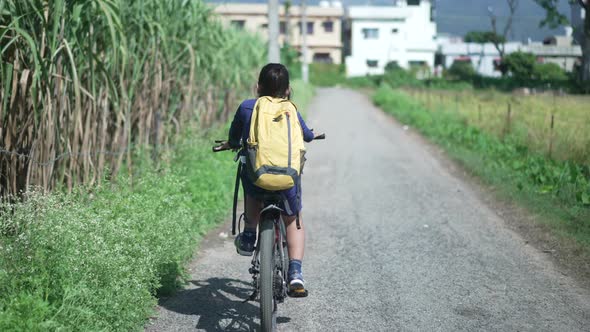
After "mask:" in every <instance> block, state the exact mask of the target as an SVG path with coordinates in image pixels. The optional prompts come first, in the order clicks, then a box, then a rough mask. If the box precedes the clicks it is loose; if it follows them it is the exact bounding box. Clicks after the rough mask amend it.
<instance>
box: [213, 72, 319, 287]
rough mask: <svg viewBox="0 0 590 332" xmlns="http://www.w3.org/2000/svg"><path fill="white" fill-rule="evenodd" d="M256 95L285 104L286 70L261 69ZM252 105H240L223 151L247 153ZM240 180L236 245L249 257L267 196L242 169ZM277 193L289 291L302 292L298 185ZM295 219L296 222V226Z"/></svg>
mask: <svg viewBox="0 0 590 332" xmlns="http://www.w3.org/2000/svg"><path fill="white" fill-rule="evenodd" d="M257 92H258V97H259V98H260V97H271V98H278V99H276V100H278V101H279V102H282V101H285V100H288V99H289V98H290V95H291V89H290V86H289V72H288V71H287V68H285V66H283V65H282V64H278V63H269V64H267V65H266V66H264V67H263V68H262V70H261V71H260V75H259V77H258V84H257ZM255 105H257V99H247V100H244V101H243V102H242V103H241V104H240V106H239V107H238V110H237V111H236V114H235V116H234V119H233V121H232V124H231V127H230V130H229V140H228V142H227V143H225V146H223V147H222V148H233V149H238V148H242V150H241V152H240V154H241V155H244V156H245V154H246V149H244V146H245V144H246V142H248V139H249V138H250V127H251V119H252V114H253V110H254V107H255ZM287 115H288V114H287ZM297 118H298V121H299V124H300V126H301V130H302V134H303V140H304V141H305V142H311V141H312V140H313V139H314V133H313V131H312V130H310V129H309V128H308V127H307V125H306V124H305V122H304V121H303V119H302V118H301V115H300V114H299V113H298V112H297ZM240 178H241V181H242V185H243V187H244V191H245V209H246V211H245V227H244V230H243V232H242V233H240V234H238V236H237V237H236V239H235V245H236V250H237V252H238V253H239V254H240V255H242V256H252V254H253V252H254V247H255V243H256V234H257V233H256V228H257V225H258V222H259V218H260V213H261V209H262V207H263V198H262V197H263V196H264V195H265V194H268V193H269V192H268V191H267V190H265V189H262V188H260V187H258V186H257V185H255V184H254V183H253V181H252V179H251V177H250V176H248V174H247V172H246V171H245V170H244V169H243V171H242V172H241V175H240ZM278 193H280V195H281V197H282V202H281V204H280V208H281V209H282V210H283V213H282V219H283V221H284V223H285V226H286V229H287V245H288V250H289V271H288V283H289V290H290V291H296V290H303V289H304V288H305V286H304V280H303V275H302V271H301V264H302V260H303V253H304V245H305V233H304V228H303V223H302V219H301V215H300V211H301V208H302V205H301V184H300V182H299V181H297V182H295V185H294V186H293V187H291V188H289V189H286V190H281V191H279V192H278ZM297 219H298V221H297V222H296V220H297ZM298 226H300V227H298Z"/></svg>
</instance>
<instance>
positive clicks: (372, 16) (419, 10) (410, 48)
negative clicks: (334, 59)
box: [345, 0, 436, 77]
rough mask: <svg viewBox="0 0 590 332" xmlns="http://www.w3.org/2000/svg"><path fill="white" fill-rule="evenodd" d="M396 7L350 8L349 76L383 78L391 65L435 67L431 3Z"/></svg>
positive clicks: (412, 0)
mask: <svg viewBox="0 0 590 332" xmlns="http://www.w3.org/2000/svg"><path fill="white" fill-rule="evenodd" d="M393 3H394V4H393V6H350V7H348V10H347V14H346V23H347V29H348V30H347V35H346V36H345V38H346V39H347V40H346V41H345V43H347V44H348V45H347V47H348V52H349V56H347V57H346V60H345V61H346V71H347V76H349V77H350V76H363V75H366V74H382V73H383V72H384V69H385V66H386V65H387V64H389V63H397V64H398V65H399V66H400V67H402V68H410V67H411V66H428V67H429V68H433V66H434V54H435V52H436V41H435V36H436V23H435V22H434V17H433V13H434V10H433V7H432V4H431V2H430V1H428V0H398V1H394V2H393Z"/></svg>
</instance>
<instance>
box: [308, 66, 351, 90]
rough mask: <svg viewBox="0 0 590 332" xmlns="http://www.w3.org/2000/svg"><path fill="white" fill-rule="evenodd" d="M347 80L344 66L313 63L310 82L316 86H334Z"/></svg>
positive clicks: (310, 70) (310, 67) (310, 68)
mask: <svg viewBox="0 0 590 332" xmlns="http://www.w3.org/2000/svg"><path fill="white" fill-rule="evenodd" d="M345 80H346V73H345V68H344V65H336V64H331V63H311V64H310V65H309V81H310V83H311V84H313V85H315V86H334V85H338V84H342V83H343V82H344V81H345Z"/></svg>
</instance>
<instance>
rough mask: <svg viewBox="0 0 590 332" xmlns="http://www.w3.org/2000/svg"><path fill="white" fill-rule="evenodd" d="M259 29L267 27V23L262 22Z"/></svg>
mask: <svg viewBox="0 0 590 332" xmlns="http://www.w3.org/2000/svg"><path fill="white" fill-rule="evenodd" d="M260 29H268V23H262V24H261V25H260Z"/></svg>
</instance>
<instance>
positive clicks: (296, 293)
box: [287, 288, 309, 297]
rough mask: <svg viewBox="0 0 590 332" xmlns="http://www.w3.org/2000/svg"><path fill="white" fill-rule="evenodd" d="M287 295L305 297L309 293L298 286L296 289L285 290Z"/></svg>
mask: <svg viewBox="0 0 590 332" xmlns="http://www.w3.org/2000/svg"><path fill="white" fill-rule="evenodd" d="M287 295H289V297H307V295H309V293H308V292H307V289H304V288H298V289H292V290H289V291H288V292H287Z"/></svg>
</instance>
